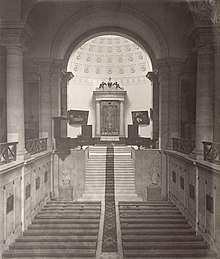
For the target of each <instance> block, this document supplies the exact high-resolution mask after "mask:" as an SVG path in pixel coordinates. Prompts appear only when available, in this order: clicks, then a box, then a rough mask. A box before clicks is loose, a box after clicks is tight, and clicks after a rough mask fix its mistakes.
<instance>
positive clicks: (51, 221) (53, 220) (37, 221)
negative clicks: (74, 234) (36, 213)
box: [32, 218, 99, 225]
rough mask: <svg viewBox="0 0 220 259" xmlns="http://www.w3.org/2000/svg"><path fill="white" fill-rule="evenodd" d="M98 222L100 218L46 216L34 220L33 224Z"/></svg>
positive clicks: (85, 223)
mask: <svg viewBox="0 0 220 259" xmlns="http://www.w3.org/2000/svg"><path fill="white" fill-rule="evenodd" d="M91 223H94V224H98V223H99V219H89V221H88V219H87V218H86V219H82V218H76V219H65V218H60V219H56V218H55V219H54V218H52V219H44V218H37V219H34V220H33V221H32V224H83V225H87V224H91Z"/></svg>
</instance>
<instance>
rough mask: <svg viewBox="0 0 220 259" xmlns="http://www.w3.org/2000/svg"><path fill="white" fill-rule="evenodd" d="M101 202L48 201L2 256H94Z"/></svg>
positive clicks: (81, 258)
mask: <svg viewBox="0 0 220 259" xmlns="http://www.w3.org/2000/svg"><path fill="white" fill-rule="evenodd" d="M100 209H101V203H99V202H80V203H79V202H59V201H50V202H48V203H47V204H46V205H45V206H44V207H43V209H42V210H41V211H40V212H39V213H38V214H37V216H36V217H35V218H34V220H33V222H32V224H31V225H30V226H29V227H28V229H27V230H25V231H24V233H23V236H22V237H20V238H18V239H16V241H15V242H14V243H13V244H12V245H11V246H10V247H9V250H6V251H4V252H3V255H2V258H3V259H4V258H26V259H27V258H40V259H43V258H45V259H48V258H51V259H52V258H80V259H83V258H95V257H96V248H97V239H98V231H99V220H100Z"/></svg>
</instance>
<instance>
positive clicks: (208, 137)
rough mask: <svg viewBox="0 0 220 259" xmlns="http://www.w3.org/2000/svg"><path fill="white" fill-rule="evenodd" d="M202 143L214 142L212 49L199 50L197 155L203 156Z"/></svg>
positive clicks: (200, 48)
mask: <svg viewBox="0 0 220 259" xmlns="http://www.w3.org/2000/svg"><path fill="white" fill-rule="evenodd" d="M202 141H211V142H212V141H213V66H212V50H211V48H210V47H208V46H207V47H206V46H199V47H198V48H197V85H196V147H195V150H194V153H195V154H196V155H202V154H203V144H202Z"/></svg>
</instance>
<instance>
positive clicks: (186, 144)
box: [173, 138, 195, 154]
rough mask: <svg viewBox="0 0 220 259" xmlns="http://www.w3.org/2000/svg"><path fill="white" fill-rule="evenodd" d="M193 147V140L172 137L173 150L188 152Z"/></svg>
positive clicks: (190, 151)
mask: <svg viewBox="0 0 220 259" xmlns="http://www.w3.org/2000/svg"><path fill="white" fill-rule="evenodd" d="M194 148H195V140H192V139H182V138H173V150H175V151H178V152H180V153H183V154H190V153H192V151H193V149H194Z"/></svg>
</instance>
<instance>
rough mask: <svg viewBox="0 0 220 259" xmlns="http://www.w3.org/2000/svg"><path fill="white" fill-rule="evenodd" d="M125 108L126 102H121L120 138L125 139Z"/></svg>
mask: <svg viewBox="0 0 220 259" xmlns="http://www.w3.org/2000/svg"><path fill="white" fill-rule="evenodd" d="M124 117H125V108H124V101H120V131H119V136H120V137H124V136H125V122H124V121H125V119H124Z"/></svg>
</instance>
